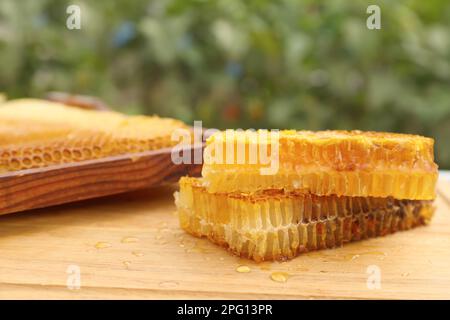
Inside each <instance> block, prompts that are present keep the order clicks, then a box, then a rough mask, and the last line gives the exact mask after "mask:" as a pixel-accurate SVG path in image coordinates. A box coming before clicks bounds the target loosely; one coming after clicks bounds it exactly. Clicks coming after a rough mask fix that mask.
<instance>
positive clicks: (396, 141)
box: [202, 130, 438, 200]
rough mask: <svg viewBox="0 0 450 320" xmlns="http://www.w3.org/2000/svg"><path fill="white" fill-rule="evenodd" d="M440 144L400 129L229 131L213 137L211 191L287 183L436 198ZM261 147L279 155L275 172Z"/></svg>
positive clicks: (316, 189)
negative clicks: (269, 171) (275, 133)
mask: <svg viewBox="0 0 450 320" xmlns="http://www.w3.org/2000/svg"><path fill="white" fill-rule="evenodd" d="M230 132H231V134H229V133H230ZM263 133H266V134H263ZM433 144H434V141H433V139H430V138H426V137H421V136H416V135H408V134H395V133H379V132H361V131H319V132H311V131H295V130H284V131H280V132H279V135H278V136H277V137H276V138H273V137H272V136H270V135H269V134H267V131H264V130H261V131H258V132H256V135H255V133H254V132H253V133H252V132H248V131H247V132H237V131H236V132H235V131H230V130H227V131H223V132H219V133H216V134H214V135H213V136H211V137H210V138H209V139H208V141H207V147H206V149H205V156H208V157H207V158H206V159H209V158H211V159H213V160H210V161H207V162H205V164H204V166H203V171H202V176H203V177H204V180H205V183H206V185H207V187H208V190H209V191H211V192H236V191H239V192H250V193H252V192H256V191H258V190H264V189H286V190H303V192H310V193H312V194H316V195H343V196H352V197H368V196H371V197H394V198H396V199H409V200H431V199H434V197H435V185H436V181H437V176H438V170H437V165H436V164H435V163H434V155H433ZM255 146H256V147H257V148H256V149H255V148H254V147H255ZM262 146H264V147H265V148H266V149H262V150H263V151H264V152H265V153H264V154H267V155H271V154H275V155H276V157H274V158H273V161H277V170H276V171H274V172H275V173H274V174H261V172H262V171H261V169H267V168H268V167H269V164H267V162H263V161H259V158H258V159H256V161H255V159H253V161H252V159H251V155H252V154H255V152H254V151H255V150H256V151H257V152H261V150H258V148H261V147H262ZM217 150H221V151H220V153H219V151H217ZM239 151H240V152H241V153H240V155H241V157H240V158H239ZM252 151H253V153H252ZM257 154H260V153H257ZM261 159H262V158H261ZM266 160H267V159H266ZM269 160H271V161H272V159H271V158H270V159H269ZM271 163H272V162H271Z"/></svg>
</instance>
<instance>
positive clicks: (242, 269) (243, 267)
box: [236, 265, 251, 273]
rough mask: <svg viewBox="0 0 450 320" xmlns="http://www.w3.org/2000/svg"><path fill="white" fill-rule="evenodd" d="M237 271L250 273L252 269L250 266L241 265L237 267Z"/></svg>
mask: <svg viewBox="0 0 450 320" xmlns="http://www.w3.org/2000/svg"><path fill="white" fill-rule="evenodd" d="M236 271H237V272H239V273H248V272H250V271H251V269H250V268H249V267H248V266H244V265H241V266H238V267H237V268H236Z"/></svg>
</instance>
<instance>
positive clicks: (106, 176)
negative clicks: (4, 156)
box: [0, 147, 201, 215]
mask: <svg viewBox="0 0 450 320" xmlns="http://www.w3.org/2000/svg"><path fill="white" fill-rule="evenodd" d="M199 148H201V147H199ZM191 152H195V149H194V148H193V149H192V150H191ZM200 172H201V165H197V164H192V165H189V164H180V165H175V164H174V163H173V162H172V159H171V149H170V148H166V149H161V150H155V151H147V152H142V153H136V154H126V155H120V156H114V157H108V158H102V159H96V160H89V161H82V162H78V163H68V164H62V165H56V166H50V167H46V168H38V169H30V170H21V171H16V172H8V173H4V174H0V215H1V214H5V213H12V212H18V211H24V210H29V209H35V208H42V207H48V206H52V205H56V204H62V203H69V202H74V201H79V200H84V199H90V198H97V197H101V196H105V195H111V194H117V193H122V192H126V191H130V190H135V189H141V188H147V187H154V186H160V185H164V184H168V183H174V182H176V181H178V179H179V178H180V177H181V176H185V175H191V176H199V175H200Z"/></svg>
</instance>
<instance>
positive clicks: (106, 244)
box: [95, 241, 111, 249]
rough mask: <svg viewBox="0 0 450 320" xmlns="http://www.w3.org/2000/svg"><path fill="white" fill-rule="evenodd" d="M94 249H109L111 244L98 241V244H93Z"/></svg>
mask: <svg viewBox="0 0 450 320" xmlns="http://www.w3.org/2000/svg"><path fill="white" fill-rule="evenodd" d="M95 247H96V248H97V249H104V248H109V247H111V243H109V242H102V241H100V242H97V243H96V244H95Z"/></svg>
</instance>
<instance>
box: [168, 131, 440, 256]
mask: <svg viewBox="0 0 450 320" xmlns="http://www.w3.org/2000/svg"><path fill="white" fill-rule="evenodd" d="M232 133H233V134H231V135H230V134H226V133H225V132H220V133H217V134H215V135H213V136H212V137H210V138H209V139H208V141H207V147H206V149H205V159H206V160H207V162H205V164H204V166H203V171H202V175H203V177H202V178H187V177H185V178H182V179H181V180H180V191H179V193H176V194H175V198H176V204H177V207H178V214H179V218H180V224H181V227H182V228H183V229H185V230H186V231H187V232H189V233H191V234H193V235H195V236H198V237H207V238H209V239H210V240H212V241H213V242H215V243H217V244H219V245H222V246H224V247H227V248H229V249H230V250H231V251H232V252H234V253H236V254H237V255H240V256H243V257H247V258H250V259H253V260H256V261H263V260H283V259H287V258H292V257H295V256H296V255H298V254H299V253H302V252H307V251H311V250H316V249H322V248H333V247H336V246H340V245H342V244H344V243H345V242H349V241H354V240H360V239H365V238H369V237H376V236H383V235H386V234H389V233H393V232H396V231H399V230H407V229H410V228H413V227H416V226H419V225H424V224H426V223H428V222H429V221H430V219H431V217H432V215H433V212H434V208H433V205H432V200H433V199H434V197H435V184H436V180H437V175H438V173H437V165H436V164H435V163H434V157H433V140H432V139H429V138H425V137H420V136H414V135H404V134H391V133H375V132H360V131H323V132H309V131H308V132H306V131H281V132H280V133H279V135H278V136H277V138H276V139H274V138H267V135H264V138H262V139H256V140H255V139H254V135H248V134H247V133H246V132H232ZM251 137H253V138H251ZM226 143H228V144H227V145H228V148H227V147H224V148H223V149H222V153H221V154H220V156H219V157H215V158H214V155H215V153H217V150H221V149H220V146H221V144H223V145H224V146H225V144H226ZM275 144H277V145H276V146H275ZM230 146H231V147H230ZM255 146H257V147H258V146H265V147H266V151H267V152H268V153H270V152H271V151H275V150H277V157H276V159H275V158H273V159H272V160H276V161H278V162H277V166H276V168H277V170H276V171H274V172H272V173H270V174H262V173H261V172H262V171H261V169H262V168H263V167H266V166H268V164H267V163H264V164H261V163H257V162H251V161H250V159H251V155H250V154H251V152H254V151H255V150H258V148H254V147H255ZM275 147H276V148H275ZM237 150H242V151H245V152H244V156H243V157H241V161H238V152H237ZM227 153H228V154H227ZM207 155H208V156H211V155H212V156H213V158H214V160H213V161H211V160H208V159H209V158H208V157H207ZM216 156H217V154H216ZM230 159H231V160H233V161H229V160H230ZM242 160H243V161H242Z"/></svg>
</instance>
